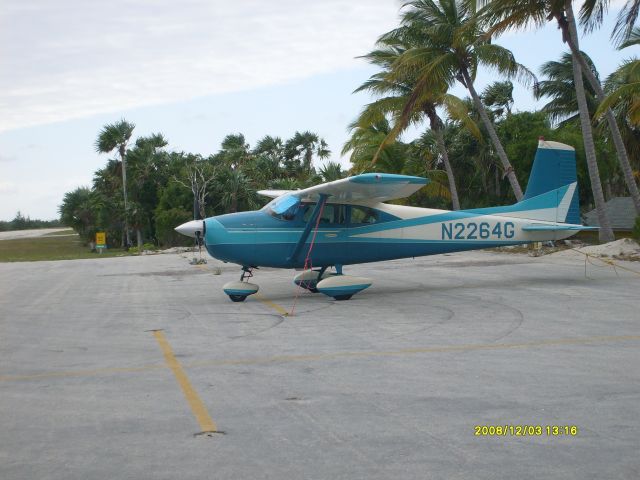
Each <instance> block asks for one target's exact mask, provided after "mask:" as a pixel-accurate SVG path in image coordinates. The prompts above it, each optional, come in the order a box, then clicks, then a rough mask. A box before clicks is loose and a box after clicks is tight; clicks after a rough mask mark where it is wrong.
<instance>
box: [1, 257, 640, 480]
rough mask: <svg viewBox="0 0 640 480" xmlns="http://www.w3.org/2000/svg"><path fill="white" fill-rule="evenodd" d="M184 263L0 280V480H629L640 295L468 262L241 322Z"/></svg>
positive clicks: (259, 278)
mask: <svg viewBox="0 0 640 480" xmlns="http://www.w3.org/2000/svg"><path fill="white" fill-rule="evenodd" d="M187 260H188V259H187V257H186V256H183V255H157V256H146V257H124V258H111V259H97V260H75V261H60V262H34V263H9V264H0V427H1V428H0V478H1V479H2V480H14V479H65V480H70V479H152V478H153V479H177V478H180V479H191V478H216V479H217V478H220V479H226V478H230V479H245V478H246V479H258V478H262V479H282V478H296V479H297V478H305V479H389V478H401V479H430V478H434V479H435V478H477V479H495V478H524V479H528V478H531V479H534V478H535V479H538V478H563V479H566V478H581V479H582V478H594V479H596V478H598V479H601V478H608V479H614V478H616V479H617V478H624V479H627V478H628V479H631V478H638V477H640V348H639V347H640V313H639V312H640V301H639V297H638V292H639V287H640V274H637V273H633V272H629V271H627V270H623V269H617V271H614V269H612V268H611V267H609V266H595V265H591V264H587V268H586V275H585V264H584V262H583V261H581V260H575V259H566V258H565V259H562V258H553V257H549V256H547V257H540V258H532V257H528V256H526V255H516V254H505V253H493V252H467V253H460V254H452V255H444V256H437V257H429V258H421V259H416V260H402V261H393V262H384V263H377V264H371V265H356V266H350V267H347V268H345V273H347V274H352V275H359V276H368V277H371V278H373V279H374V284H373V286H372V287H371V288H369V289H368V290H365V291H364V292H362V293H360V294H358V295H356V296H354V297H353V299H352V300H350V301H347V302H336V301H334V300H332V299H330V298H329V297H325V296H323V295H321V294H315V295H314V294H311V293H308V292H302V291H297V290H296V288H295V287H294V285H293V284H292V277H293V272H291V271H284V270H271V269H265V270H259V271H256V276H255V277H254V281H255V283H257V284H258V285H260V287H261V290H260V293H259V296H256V297H252V298H249V299H248V300H247V301H246V302H244V303H239V304H237V303H232V302H231V301H229V299H228V298H227V297H226V296H225V295H224V294H223V292H222V285H223V284H224V283H226V282H228V281H231V280H235V279H236V278H237V277H239V268H238V267H237V266H234V265H228V264H221V263H218V262H217V261H215V260H210V261H209V263H208V264H207V265H204V266H199V267H198V266H192V265H189V264H188V262H187ZM600 265H601V264H600ZM621 265H622V266H624V267H625V268H629V269H633V270H635V271H637V272H640V265H639V264H638V263H625V262H621ZM218 267H220V268H221V270H222V272H221V275H215V274H214V273H215V269H216V268H218ZM297 294H299V295H297ZM296 295H297V296H296ZM294 301H295V312H294V315H293V316H286V315H283V313H284V312H290V311H291V308H292V306H293V303H294ZM483 426H486V427H489V426H491V427H495V426H501V431H502V434H501V435H498V434H495V435H476V433H477V432H476V430H478V432H479V433H483V429H482V427H483ZM522 426H527V427H528V426H532V427H533V431H532V430H531V429H529V428H525V429H523V428H522ZM538 426H539V427H540V429H539V430H538V429H537V427H538ZM556 426H557V427H560V428H559V429H557V430H556V429H554V428H553V427H556ZM572 426H575V427H577V433H576V434H575V435H572V430H571V428H570V427H572ZM476 427H480V428H479V429H477V428H476ZM547 427H550V428H549V429H547ZM565 427H566V428H565ZM489 431H490V430H489V428H487V429H486V430H484V432H486V433H488V432H489ZM574 431H575V430H574ZM505 432H506V434H504V433H505ZM518 432H519V433H520V435H517V433H518ZM538 432H539V434H538ZM558 432H560V433H562V434H560V433H558ZM494 433H496V432H495V431H494ZM522 433H532V434H530V435H522ZM554 433H556V434H555V435H554Z"/></svg>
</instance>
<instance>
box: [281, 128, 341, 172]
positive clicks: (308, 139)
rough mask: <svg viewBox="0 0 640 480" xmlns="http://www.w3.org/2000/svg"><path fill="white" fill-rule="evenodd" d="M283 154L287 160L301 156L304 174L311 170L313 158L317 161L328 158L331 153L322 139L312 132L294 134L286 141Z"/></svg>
mask: <svg viewBox="0 0 640 480" xmlns="http://www.w3.org/2000/svg"><path fill="white" fill-rule="evenodd" d="M285 152H286V155H287V157H288V158H290V159H291V158H295V157H298V156H302V166H303V169H304V171H305V173H310V172H311V170H312V169H313V156H314V155H316V156H317V157H318V158H319V159H321V160H322V159H325V158H329V155H330V154H331V151H330V150H329V146H328V145H327V142H325V141H324V139H322V138H320V137H319V136H318V135H317V134H315V133H313V132H309V131H307V132H302V133H300V132H296V133H295V134H294V135H293V137H291V138H290V139H289V140H287V143H286V144H285Z"/></svg>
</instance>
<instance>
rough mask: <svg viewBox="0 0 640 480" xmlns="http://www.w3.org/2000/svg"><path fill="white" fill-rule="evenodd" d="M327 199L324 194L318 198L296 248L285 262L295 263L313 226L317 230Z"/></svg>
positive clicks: (327, 196)
mask: <svg viewBox="0 0 640 480" xmlns="http://www.w3.org/2000/svg"><path fill="white" fill-rule="evenodd" d="M327 198H329V195H326V194H324V193H321V194H320V198H319V199H318V202H317V203H316V207H315V208H314V209H313V213H312V214H311V218H310V219H309V221H308V222H307V226H306V227H304V230H303V232H302V235H300V239H299V240H298V243H296V246H295V247H294V248H293V252H292V253H291V255H290V256H289V258H287V262H291V263H295V261H296V259H297V258H298V255H300V250H302V247H303V245H304V244H305V243H306V241H307V238H309V233H311V229H312V228H313V226H314V225H316V228H317V226H318V225H317V223H318V219H319V218H320V214H321V213H322V210H323V209H324V206H325V204H326V203H327Z"/></svg>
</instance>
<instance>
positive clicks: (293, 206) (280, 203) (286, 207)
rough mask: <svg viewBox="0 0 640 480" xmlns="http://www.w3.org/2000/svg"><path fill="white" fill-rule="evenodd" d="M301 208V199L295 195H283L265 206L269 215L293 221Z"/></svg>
mask: <svg viewBox="0 0 640 480" xmlns="http://www.w3.org/2000/svg"><path fill="white" fill-rule="evenodd" d="M298 208H300V199H299V198H298V197H296V196H295V195H291V194H288V195H282V196H280V197H278V198H276V199H274V200H272V201H270V202H269V203H267V205H265V207H264V208H263V210H265V211H266V212H267V213H268V214H269V215H271V216H272V217H274V218H278V219H280V220H293V219H294V218H295V216H296V213H297V212H298Z"/></svg>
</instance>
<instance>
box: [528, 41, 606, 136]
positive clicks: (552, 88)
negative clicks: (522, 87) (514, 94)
mask: <svg viewBox="0 0 640 480" xmlns="http://www.w3.org/2000/svg"><path fill="white" fill-rule="evenodd" d="M587 58H588V57H587ZM588 60H589V64H590V65H591V68H595V67H594V66H593V63H592V62H591V59H588ZM540 73H541V74H542V75H543V76H544V77H545V78H546V80H541V81H540V82H538V84H537V85H536V88H535V89H534V97H535V98H536V100H539V99H541V98H543V97H549V98H550V99H551V100H550V101H549V102H548V103H547V104H546V105H544V106H543V107H542V111H543V112H545V113H546V114H547V115H548V118H549V120H550V121H551V122H552V123H554V124H558V125H565V124H568V123H574V122H576V123H579V121H580V114H579V112H578V100H577V98H576V87H575V82H574V78H573V59H572V55H571V53H566V52H565V53H563V54H562V55H561V56H560V59H559V60H550V61H548V62H545V63H544V64H542V67H540ZM585 96H586V100H587V109H588V110H589V113H590V114H592V113H593V112H595V111H596V108H597V107H598V102H597V100H596V98H595V93H594V91H593V89H592V88H590V85H587V86H586V87H585Z"/></svg>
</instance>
